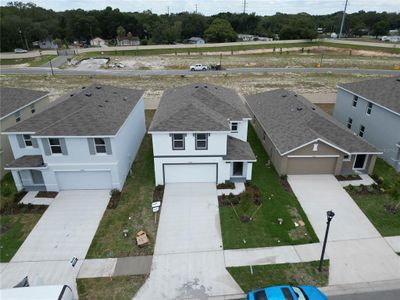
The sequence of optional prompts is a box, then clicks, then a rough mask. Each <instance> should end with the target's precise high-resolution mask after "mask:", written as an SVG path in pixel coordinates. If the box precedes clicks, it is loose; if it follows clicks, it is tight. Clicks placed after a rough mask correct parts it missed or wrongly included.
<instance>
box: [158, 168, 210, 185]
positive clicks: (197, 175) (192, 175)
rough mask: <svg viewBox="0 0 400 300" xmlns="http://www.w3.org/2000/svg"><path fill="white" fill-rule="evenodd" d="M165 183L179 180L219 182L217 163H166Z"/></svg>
mask: <svg viewBox="0 0 400 300" xmlns="http://www.w3.org/2000/svg"><path fill="white" fill-rule="evenodd" d="M164 180H165V183H178V182H217V165H215V164H207V165H202V164H180V165H167V164H165V165H164Z"/></svg>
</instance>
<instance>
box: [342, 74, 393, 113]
mask: <svg viewBox="0 0 400 300" xmlns="http://www.w3.org/2000/svg"><path fill="white" fill-rule="evenodd" d="M339 87H342V88H344V89H346V90H349V91H351V92H353V93H355V94H357V95H359V96H361V97H364V98H367V99H368V100H371V101H373V102H375V103H377V104H380V105H382V106H384V107H386V108H388V109H390V110H392V111H395V112H397V113H400V75H399V76H396V77H389V78H383V79H372V80H364V81H359V82H352V83H343V84H339Z"/></svg>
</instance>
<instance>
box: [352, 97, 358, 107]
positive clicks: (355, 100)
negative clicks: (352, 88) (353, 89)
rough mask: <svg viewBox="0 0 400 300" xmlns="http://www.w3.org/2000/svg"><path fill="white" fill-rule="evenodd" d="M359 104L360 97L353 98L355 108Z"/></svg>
mask: <svg viewBox="0 0 400 300" xmlns="http://www.w3.org/2000/svg"><path fill="white" fill-rule="evenodd" d="M357 102H358V96H354V97H353V107H356V106H357Z"/></svg>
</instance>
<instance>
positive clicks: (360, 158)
mask: <svg viewBox="0 0 400 300" xmlns="http://www.w3.org/2000/svg"><path fill="white" fill-rule="evenodd" d="M366 159H367V155H366V154H357V156H356V160H355V161H354V169H357V170H362V169H364V168H365V161H366Z"/></svg>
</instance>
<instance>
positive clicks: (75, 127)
mask: <svg viewBox="0 0 400 300" xmlns="http://www.w3.org/2000/svg"><path fill="white" fill-rule="evenodd" d="M142 95H143V91H142V90H133V89H127V88H119V87H113V86H105V85H102V86H95V85H92V86H89V87H86V88H82V89H81V90H79V91H78V92H76V93H71V94H70V95H69V97H66V98H64V99H63V100H59V103H58V104H56V105H53V106H52V107H50V108H48V109H47V110H45V111H43V112H41V113H39V114H37V115H36V116H33V117H31V118H29V119H27V120H25V121H23V122H21V123H19V124H17V125H15V126H13V127H11V128H9V129H7V132H35V135H40V136H108V135H110V136H112V135H115V134H116V133H117V132H118V130H119V128H120V127H121V126H122V124H123V123H124V121H125V120H126V118H127V117H128V115H129V114H130V112H131V111H132V110H133V108H134V107H135V105H136V103H137V102H138V101H139V99H140V98H141V97H142Z"/></svg>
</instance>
